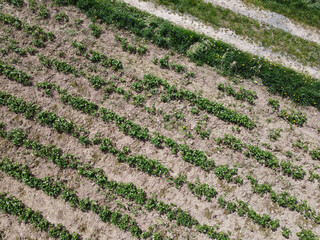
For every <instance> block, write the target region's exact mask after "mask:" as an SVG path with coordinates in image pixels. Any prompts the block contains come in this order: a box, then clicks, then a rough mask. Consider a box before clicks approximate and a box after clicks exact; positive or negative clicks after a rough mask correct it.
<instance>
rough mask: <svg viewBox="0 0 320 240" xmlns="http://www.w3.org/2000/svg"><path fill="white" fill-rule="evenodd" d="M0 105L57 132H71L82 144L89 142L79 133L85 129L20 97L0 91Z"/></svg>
mask: <svg viewBox="0 0 320 240" xmlns="http://www.w3.org/2000/svg"><path fill="white" fill-rule="evenodd" d="M0 105H3V106H6V107H8V108H9V109H10V111H12V112H15V113H21V114H24V116H25V117H26V118H28V119H35V120H36V121H37V122H39V123H40V124H42V125H47V126H49V127H52V128H54V129H55V130H56V131H57V132H59V133H61V132H65V133H68V134H72V135H73V136H74V137H76V138H78V141H79V142H80V143H82V144H84V145H87V144H89V143H90V141H89V139H88V138H87V137H85V136H84V135H83V134H81V131H83V132H86V130H84V129H82V128H80V127H77V126H76V125H75V124H74V123H73V122H72V121H68V120H66V119H65V118H63V117H60V116H58V115H56V114H55V113H53V112H50V111H41V108H40V107H39V106H38V105H36V104H35V103H32V102H25V101H24V100H23V99H22V98H17V97H15V96H12V95H11V94H9V93H7V92H2V91H0Z"/></svg>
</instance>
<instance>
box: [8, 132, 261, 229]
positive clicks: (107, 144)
mask: <svg viewBox="0 0 320 240" xmlns="http://www.w3.org/2000/svg"><path fill="white" fill-rule="evenodd" d="M14 135H18V137H16V136H14ZM19 135H23V133H22V132H19V131H15V130H14V131H12V132H9V133H8V134H7V138H9V139H10V140H13V138H17V139H20V138H21V136H19ZM12 136H13V137H12ZM13 142H14V143H16V141H15V140H13ZM92 142H93V143H94V144H101V145H100V150H102V151H104V152H105V151H107V152H110V153H112V154H114V155H115V156H116V157H117V160H118V161H119V162H127V163H128V164H129V165H130V166H131V167H132V166H135V165H138V168H139V169H140V170H142V171H144V172H147V173H149V174H154V175H158V176H161V175H162V174H166V173H167V171H168V170H167V169H165V168H163V167H161V165H160V166H158V165H159V164H158V162H155V161H150V160H149V159H148V158H146V157H145V156H143V155H136V156H126V155H127V154H128V149H129V148H127V147H124V151H120V150H118V149H116V148H114V146H113V144H112V142H111V141H110V140H109V139H107V138H102V139H100V138H98V137H95V139H94V140H93V141H92ZM224 168H225V166H218V167H217V169H215V171H217V172H216V175H217V176H218V177H219V178H220V174H221V175H224V174H225V173H224ZM155 171H156V172H155ZM179 178H180V180H179ZM169 180H172V181H173V182H174V183H175V184H176V186H177V185H178V186H179V187H180V186H181V185H182V184H184V183H185V182H186V178H185V177H184V179H183V178H181V175H180V176H179V177H178V179H173V178H172V177H169ZM187 186H188V189H189V190H190V191H191V193H192V194H194V195H195V196H197V197H198V198H201V197H202V196H205V198H206V200H207V201H210V200H211V199H212V198H214V197H216V196H217V192H216V190H215V189H214V188H213V187H210V186H209V185H207V184H205V183H201V182H200V181H199V179H198V180H197V181H196V182H195V183H192V182H187ZM252 212H253V213H254V214H255V215H254V216H255V217H256V218H257V219H260V218H261V216H260V215H259V214H257V213H255V212H254V211H253V210H251V213H252ZM242 216H243V215H242ZM248 216H249V218H251V219H253V220H254V222H256V223H258V224H260V225H261V221H262V220H261V221H260V220H257V219H254V218H252V217H250V215H249V214H248ZM262 219H264V220H265V218H262ZM262 226H264V225H262ZM264 227H265V226H264Z"/></svg>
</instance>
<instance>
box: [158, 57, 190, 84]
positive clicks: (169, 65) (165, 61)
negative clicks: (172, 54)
mask: <svg viewBox="0 0 320 240" xmlns="http://www.w3.org/2000/svg"><path fill="white" fill-rule="evenodd" d="M152 62H153V63H154V64H156V65H159V66H160V67H161V68H166V69H171V70H174V71H175V72H177V73H183V72H184V73H185V75H184V78H190V77H195V74H194V72H192V71H188V70H187V68H186V67H185V66H183V65H181V64H175V63H173V62H169V56H168V55H164V56H163V57H162V58H158V57H154V58H153V60H152Z"/></svg>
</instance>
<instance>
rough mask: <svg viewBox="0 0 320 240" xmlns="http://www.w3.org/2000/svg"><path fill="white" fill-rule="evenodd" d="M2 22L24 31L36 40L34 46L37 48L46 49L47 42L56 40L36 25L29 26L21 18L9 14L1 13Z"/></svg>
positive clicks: (0, 19) (0, 20)
mask: <svg viewBox="0 0 320 240" xmlns="http://www.w3.org/2000/svg"><path fill="white" fill-rule="evenodd" d="M0 22H2V23H4V24H7V25H11V26H13V27H15V28H16V29H18V30H23V31H24V32H25V33H27V34H28V35H31V36H32V37H34V38H35V40H34V41H33V44H34V45H35V46H36V47H44V46H45V43H44V42H46V41H53V39H54V38H55V36H54V34H53V33H52V32H46V31H44V30H43V29H42V28H41V27H39V26H36V25H29V24H27V23H26V22H23V21H21V20H20V19H19V18H16V17H13V16H11V15H9V14H4V13H0Z"/></svg>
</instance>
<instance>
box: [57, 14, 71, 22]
mask: <svg viewBox="0 0 320 240" xmlns="http://www.w3.org/2000/svg"><path fill="white" fill-rule="evenodd" d="M54 17H55V19H56V20H57V21H59V22H69V16H68V15H67V14H66V12H58V13H57V14H56V15H55V16H54Z"/></svg>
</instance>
